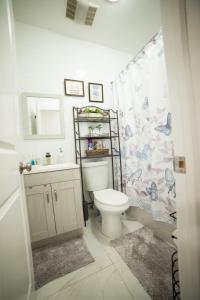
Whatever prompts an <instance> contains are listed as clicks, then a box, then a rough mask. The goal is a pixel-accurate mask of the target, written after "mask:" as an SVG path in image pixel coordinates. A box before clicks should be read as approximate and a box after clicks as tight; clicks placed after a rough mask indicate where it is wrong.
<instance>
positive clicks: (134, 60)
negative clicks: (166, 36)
mask: <svg viewBox="0 0 200 300" xmlns="http://www.w3.org/2000/svg"><path fill="white" fill-rule="evenodd" d="M160 32H161V29H160V30H159V31H158V32H156V33H155V34H154V35H153V36H152V38H151V39H150V40H149V41H148V42H147V43H146V44H145V45H144V47H142V49H140V50H139V51H138V52H137V53H136V55H135V56H134V57H133V58H131V60H130V61H129V62H128V64H127V65H126V67H125V68H124V69H127V68H128V66H129V65H130V63H132V62H136V60H137V57H138V56H139V54H140V53H141V52H142V53H144V49H145V48H146V47H147V45H148V44H150V43H151V42H155V41H156V37H157V36H158V34H160ZM123 72H124V71H123V70H122V71H121V72H119V74H118V76H119V75H120V74H121V73H123ZM113 82H114V81H111V82H110V83H111V84H113Z"/></svg>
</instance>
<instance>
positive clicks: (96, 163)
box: [82, 161, 108, 168]
mask: <svg viewBox="0 0 200 300" xmlns="http://www.w3.org/2000/svg"><path fill="white" fill-rule="evenodd" d="M107 164H108V162H107V161H92V162H84V163H83V164H82V166H83V168H92V167H98V166H105V165H107Z"/></svg>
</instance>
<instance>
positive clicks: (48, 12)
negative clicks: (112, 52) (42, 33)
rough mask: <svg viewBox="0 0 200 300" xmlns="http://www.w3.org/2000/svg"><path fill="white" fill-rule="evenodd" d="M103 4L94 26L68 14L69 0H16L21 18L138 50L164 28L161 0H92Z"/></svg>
mask: <svg viewBox="0 0 200 300" xmlns="http://www.w3.org/2000/svg"><path fill="white" fill-rule="evenodd" d="M90 1H91V2H93V3H95V4H97V5H99V6H100V8H99V9H98V11H97V14H96V17H95V20H94V23H93V26H92V27H90V26H87V25H81V24H78V23H75V22H74V21H72V20H70V19H67V18H66V17H65V12H66V3H67V0H13V8H14V15H15V19H16V20H17V21H20V22H23V23H26V24H30V25H33V26H37V27H40V28H44V29H48V30H51V31H54V32H57V33H60V34H64V35H67V36H69V37H72V38H78V39H81V40H85V41H89V42H93V43H98V44H101V45H104V46H107V47H110V48H114V49H116V50H119V51H123V52H128V53H131V54H132V55H134V54H136V53H137V52H138V51H139V50H140V49H141V48H142V47H143V46H144V45H145V43H146V42H147V41H148V40H149V39H150V38H151V37H152V36H153V35H154V34H155V33H156V32H157V31H158V30H159V28H160V0H119V2H117V3H109V2H108V1H106V0H90Z"/></svg>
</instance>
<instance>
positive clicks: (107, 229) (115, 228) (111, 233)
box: [101, 212, 122, 239]
mask: <svg viewBox="0 0 200 300" xmlns="http://www.w3.org/2000/svg"><path fill="white" fill-rule="evenodd" d="M101 216H102V233H103V234H104V235H105V236H107V237H109V238H110V239H116V238H119V237H120V236H121V234H122V221H121V214H115V215H111V214H108V213H104V212H101Z"/></svg>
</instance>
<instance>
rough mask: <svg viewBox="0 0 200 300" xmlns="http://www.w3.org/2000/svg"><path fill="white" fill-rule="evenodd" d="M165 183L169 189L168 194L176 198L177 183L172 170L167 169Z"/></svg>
mask: <svg viewBox="0 0 200 300" xmlns="http://www.w3.org/2000/svg"><path fill="white" fill-rule="evenodd" d="M165 181H166V186H167V187H168V194H169V193H172V195H173V197H174V198H175V197H176V182H175V178H174V175H173V172H172V171H171V170H170V169H168V168H167V169H165Z"/></svg>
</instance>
